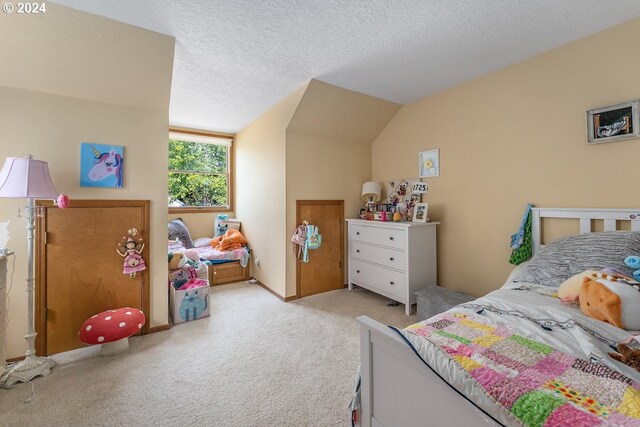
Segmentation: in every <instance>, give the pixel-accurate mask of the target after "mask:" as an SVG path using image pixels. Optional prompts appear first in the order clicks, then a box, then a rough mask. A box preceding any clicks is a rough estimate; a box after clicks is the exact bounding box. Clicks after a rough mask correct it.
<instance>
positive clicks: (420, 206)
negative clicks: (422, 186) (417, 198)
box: [413, 203, 429, 222]
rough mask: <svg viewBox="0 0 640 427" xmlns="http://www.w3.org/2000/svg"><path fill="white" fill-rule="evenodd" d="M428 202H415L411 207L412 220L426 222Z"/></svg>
mask: <svg viewBox="0 0 640 427" xmlns="http://www.w3.org/2000/svg"><path fill="white" fill-rule="evenodd" d="M428 213H429V203H416V204H415V206H414V207H413V222H427V214H428Z"/></svg>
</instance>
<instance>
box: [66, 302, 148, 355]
mask: <svg viewBox="0 0 640 427" xmlns="http://www.w3.org/2000/svg"><path fill="white" fill-rule="evenodd" d="M145 321H146V318H145V316H144V313H143V312H142V311H141V310H138V309H137V308H131V307H124V308H119V309H117V310H107V311H104V312H102V313H98V314H96V315H94V316H91V317H90V318H88V319H87V320H85V322H84V323H83V324H82V326H81V327H80V331H79V332H78V337H79V338H80V341H82V342H83V343H85V344H102V347H101V348H100V354H101V355H103V356H113V355H114V354H118V353H122V352H123V351H125V350H126V349H128V348H129V337H130V336H131V335H133V334H135V333H137V332H138V331H139V330H140V329H142V326H144V322H145Z"/></svg>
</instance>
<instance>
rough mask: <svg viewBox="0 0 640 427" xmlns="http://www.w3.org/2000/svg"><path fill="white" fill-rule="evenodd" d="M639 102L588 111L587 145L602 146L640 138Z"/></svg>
mask: <svg viewBox="0 0 640 427" xmlns="http://www.w3.org/2000/svg"><path fill="white" fill-rule="evenodd" d="M639 121H640V120H639V118H638V101H637V100H636V101H630V102H623V103H622V104H616V105H610V106H608V107H602V108H596V109H594V110H589V111H587V143H588V144H600V143H603V142H611V141H618V140H620V139H628V138H638V137H640V123H639Z"/></svg>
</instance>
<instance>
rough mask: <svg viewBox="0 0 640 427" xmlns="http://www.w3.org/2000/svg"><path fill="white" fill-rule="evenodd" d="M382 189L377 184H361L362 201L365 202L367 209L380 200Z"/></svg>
mask: <svg viewBox="0 0 640 427" xmlns="http://www.w3.org/2000/svg"><path fill="white" fill-rule="evenodd" d="M381 191H382V188H381V187H380V184H378V183H377V182H372V181H370V182H365V183H364V184H362V200H363V201H364V202H367V208H369V207H370V205H372V204H374V203H376V202H377V201H379V200H380V192H381Z"/></svg>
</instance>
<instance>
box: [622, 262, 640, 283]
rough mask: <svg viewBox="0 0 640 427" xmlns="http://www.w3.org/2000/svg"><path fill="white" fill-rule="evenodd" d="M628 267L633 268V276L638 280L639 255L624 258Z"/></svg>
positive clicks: (639, 268)
mask: <svg viewBox="0 0 640 427" xmlns="http://www.w3.org/2000/svg"><path fill="white" fill-rule="evenodd" d="M624 263H625V264H627V266H628V267H630V268H633V269H634V270H635V271H634V272H633V278H634V279H635V280H637V281H638V282H640V256H628V257H626V258H625V259H624Z"/></svg>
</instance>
